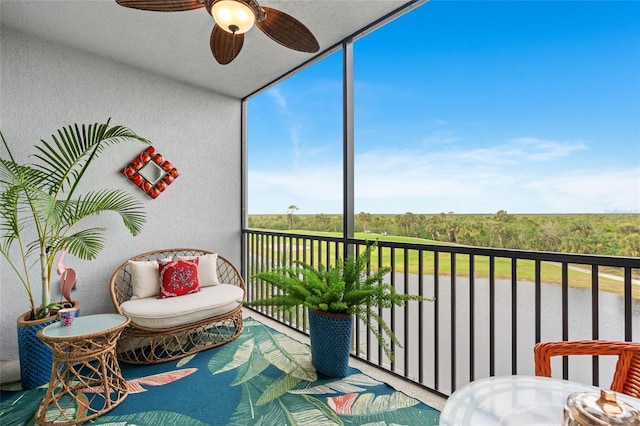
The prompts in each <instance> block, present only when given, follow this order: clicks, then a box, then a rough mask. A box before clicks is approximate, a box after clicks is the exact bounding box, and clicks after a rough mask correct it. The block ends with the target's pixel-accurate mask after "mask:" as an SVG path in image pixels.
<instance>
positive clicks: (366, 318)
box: [245, 244, 433, 361]
mask: <svg viewBox="0 0 640 426" xmlns="http://www.w3.org/2000/svg"><path fill="white" fill-rule="evenodd" d="M375 245H376V244H367V246H366V248H365V250H364V252H363V253H362V254H361V255H360V256H353V255H351V256H347V258H346V259H345V260H340V261H338V262H337V264H336V266H335V267H324V266H323V265H322V264H320V265H319V266H317V267H315V266H312V265H309V264H307V263H304V262H300V261H295V262H294V264H295V265H296V266H295V267H284V268H275V269H273V270H270V271H265V272H259V273H257V274H254V275H253V276H252V278H256V279H260V280H262V281H264V282H266V283H268V284H271V285H272V286H273V287H274V288H276V289H278V290H280V291H279V292H277V294H274V295H273V296H270V297H266V298H263V299H258V300H254V301H251V302H245V305H247V306H273V307H274V308H276V309H279V310H286V311H290V312H291V311H292V310H293V308H295V307H296V306H299V305H302V306H305V307H307V308H308V309H311V310H314V311H324V312H331V313H338V314H344V315H349V316H351V315H355V316H356V317H357V318H359V319H360V320H361V321H362V322H363V323H364V324H366V326H367V328H368V329H369V330H370V331H371V332H372V333H373V334H374V335H375V336H376V338H377V340H378V343H379V344H380V345H381V346H382V348H383V349H384V351H385V354H386V355H387V357H388V358H389V359H390V360H391V361H393V359H394V355H393V352H392V350H391V343H390V342H393V343H394V344H395V345H397V346H399V347H402V344H401V343H400V342H399V341H398V339H397V337H396V335H395V334H394V332H393V330H392V329H391V328H390V327H389V326H388V325H387V323H386V321H385V320H384V318H383V317H382V316H381V315H379V314H378V312H377V308H390V307H392V306H393V305H396V306H404V304H405V302H407V301H409V300H415V301H423V300H425V298H424V297H422V296H418V295H410V294H402V293H398V292H396V289H395V288H394V287H393V286H392V285H390V284H385V283H384V282H383V279H384V276H385V275H386V274H387V273H388V272H390V270H391V269H390V268H387V267H384V268H379V269H378V270H377V271H375V272H373V271H371V270H370V269H369V265H370V262H371V252H372V250H373V248H374V247H375ZM427 300H433V299H427ZM376 325H377V326H376ZM380 330H382V332H380ZM384 335H386V336H388V338H389V341H390V342H389V341H387V340H386V339H385V337H384Z"/></svg>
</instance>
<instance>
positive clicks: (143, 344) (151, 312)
mask: <svg viewBox="0 0 640 426" xmlns="http://www.w3.org/2000/svg"><path fill="white" fill-rule="evenodd" d="M207 255H209V256H207ZM200 256H205V257H206V258H207V259H210V260H211V262H213V265H215V266H213V268H214V272H215V273H217V280H218V282H216V285H211V286H207V287H202V288H201V291H200V292H198V293H193V294H186V295H183V296H178V297H171V298H167V299H158V297H157V296H156V295H151V296H149V295H146V296H149V297H136V295H134V293H135V292H136V287H135V285H136V280H137V279H138V278H136V276H139V275H140V274H139V273H138V272H136V271H137V269H135V268H139V266H140V265H143V266H145V267H146V266H147V264H153V263H154V261H155V262H157V261H159V260H162V259H174V258H183V257H200ZM200 259H202V257H200ZM203 263H204V262H202V260H201V261H200V264H203ZM156 271H157V264H156ZM198 271H199V272H198V273H199V274H200V270H198ZM110 289H111V299H112V302H113V306H114V308H115V310H116V312H117V313H119V314H122V315H126V316H127V317H129V318H131V322H130V323H129V325H128V326H127V327H126V328H125V330H124V331H123V332H122V335H121V337H120V339H119V340H118V344H117V349H116V350H117V353H118V359H119V360H120V361H123V362H126V363H130V364H153V363H158V362H166V361H171V360H174V359H178V358H182V357H185V356H187V355H191V354H194V353H196V352H200V351H203V350H205V349H209V348H212V347H215V346H219V345H222V344H224V343H227V342H230V341H232V340H233V339H235V338H236V337H238V336H239V335H240V333H241V332H242V329H243V322H242V302H243V300H244V298H245V295H246V290H245V284H244V280H243V279H242V277H241V275H240V273H239V272H238V270H237V269H236V268H235V266H233V265H232V264H231V263H230V262H229V261H228V260H227V259H225V258H224V257H223V256H220V255H219V254H215V253H213V252H210V251H206V250H200V249H192V248H175V249H163V250H155V251H150V252H147V253H143V254H139V255H137V256H135V257H133V258H131V259H129V260H127V261H126V262H124V263H123V264H122V265H120V266H119V267H118V269H117V270H116V271H115V273H114V274H113V277H112V278H111V284H110ZM138 291H139V290H138Z"/></svg>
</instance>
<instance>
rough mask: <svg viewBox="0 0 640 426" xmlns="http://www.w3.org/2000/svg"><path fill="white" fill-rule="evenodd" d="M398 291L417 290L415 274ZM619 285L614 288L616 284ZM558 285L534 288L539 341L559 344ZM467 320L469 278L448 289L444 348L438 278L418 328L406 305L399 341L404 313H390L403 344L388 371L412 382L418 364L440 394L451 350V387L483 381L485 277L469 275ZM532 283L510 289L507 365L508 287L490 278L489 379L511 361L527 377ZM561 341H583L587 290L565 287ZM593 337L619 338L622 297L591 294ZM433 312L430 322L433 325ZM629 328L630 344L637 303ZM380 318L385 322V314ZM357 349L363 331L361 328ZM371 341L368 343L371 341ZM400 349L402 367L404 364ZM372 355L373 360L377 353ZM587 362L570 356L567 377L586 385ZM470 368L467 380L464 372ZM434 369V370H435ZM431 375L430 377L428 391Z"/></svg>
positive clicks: (428, 283) (639, 316) (443, 303)
mask: <svg viewBox="0 0 640 426" xmlns="http://www.w3.org/2000/svg"><path fill="white" fill-rule="evenodd" d="M395 285H396V288H397V289H398V291H403V292H409V293H412V294H417V293H418V277H417V276H416V275H410V276H409V282H408V283H407V285H406V286H405V284H404V276H403V275H401V274H398V275H396V284H395ZM423 286H424V291H423V294H424V295H425V296H430V295H433V276H424V277H423ZM621 286H622V283H621ZM561 290H562V289H561V286H559V285H554V284H543V285H542V287H541V307H542V308H541V340H542V341H552V340H562V295H561ZM474 292H475V294H474V304H473V306H474V316H473V319H472V318H471V316H470V289H469V280H468V278H465V277H457V278H456V292H455V324H453V327H454V330H455V349H454V350H452V344H451V342H452V332H451V330H452V321H451V306H452V305H451V282H450V279H449V277H440V281H439V295H438V298H437V300H436V301H435V302H424V303H423V304H422V309H423V323H422V327H420V324H419V322H420V321H419V304H418V303H416V302H409V306H408V308H407V312H406V319H407V320H408V323H409V324H410V326H409V327H408V330H407V335H406V336H405V327H404V324H405V322H406V320H405V311H404V310H403V309H401V308H396V309H395V320H394V322H395V330H396V335H397V336H398V337H399V338H400V341H401V342H404V346H405V347H404V349H401V348H396V350H395V353H396V361H395V368H396V371H397V372H399V373H401V374H402V373H403V372H404V371H405V364H406V367H407V368H408V376H409V377H410V378H412V379H414V380H416V381H417V378H418V367H419V364H422V367H423V377H424V380H423V384H425V385H426V386H429V387H432V388H438V389H439V390H440V391H441V392H443V393H446V394H448V393H450V392H451V390H452V386H451V383H452V380H451V377H452V374H451V371H452V359H453V357H452V356H451V355H452V353H453V352H454V351H455V360H456V362H455V382H456V386H455V388H459V387H460V386H462V385H464V384H466V383H468V382H469V381H471V380H473V379H478V378H481V377H486V376H488V375H489V368H490V348H489V337H490V327H489V324H490V310H489V306H490V305H489V280H488V279H478V278H476V280H475V283H474ZM534 292H535V288H534V283H532V282H526V281H522V282H519V283H518V285H517V303H516V308H517V323H516V327H517V337H516V342H517V357H516V359H515V360H512V356H511V352H512V351H511V346H512V329H511V322H512V321H511V320H512V289H511V281H510V280H496V283H495V305H494V306H495V351H494V356H495V375H510V374H512V363H513V362H515V364H516V372H517V374H527V375H533V374H534V363H533V346H534V344H535V299H534V294H535V293H534ZM568 293H569V297H568V300H569V339H570V340H580V339H591V336H592V331H591V324H592V320H591V318H592V312H591V291H590V290H587V289H579V288H569V292H568ZM598 306H599V320H598V325H599V337H600V339H605V340H624V300H623V297H622V296H619V295H616V294H612V293H607V292H600V293H599V303H598ZM436 310H437V321H436ZM632 312H633V319H632V330H633V340H634V341H638V340H640V339H639V337H640V301H633V305H632ZM385 319H386V320H387V322H389V323H390V320H391V314H390V313H389V314H386V315H385ZM472 324H473V329H474V334H473V336H474V342H473V348H474V355H473V356H474V361H473V364H471V362H472V361H471V351H470V348H471V336H470V330H471V328H472ZM420 329H421V332H422V339H423V344H422V347H419V332H420ZM360 333H361V339H362V342H361V344H360V346H361V347H362V345H363V344H364V341H365V337H364V336H365V333H364V331H362V330H361V332H360ZM436 336H437V338H438V345H437V346H438V350H437V353H436V349H435V348H436V341H435V340H436ZM372 342H373V344H375V338H374V339H373V340H372ZM405 351H406V356H407V357H408V363H407V362H405ZM374 352H375V354H373V357H374V358H376V359H377V350H376V351H374ZM600 358H601V361H600V385H601V386H608V385H609V384H610V382H611V377H612V375H613V370H614V368H615V358H614V357H600ZM591 359H592V358H591V357H588V356H581V357H572V358H570V363H569V378H570V379H572V380H576V381H581V382H584V383H588V384H591V379H592V361H591ZM472 365H473V370H474V371H473V377H472V376H471V368H472ZM436 372H437V373H436ZM552 372H553V374H554V376H558V377H561V376H562V364H561V358H558V359H555V360H554V361H553V363H552ZM436 374H437V376H438V380H437V386H436Z"/></svg>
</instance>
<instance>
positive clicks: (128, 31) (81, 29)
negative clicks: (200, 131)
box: [0, 0, 408, 98]
mask: <svg viewBox="0 0 640 426" xmlns="http://www.w3.org/2000/svg"><path fill="white" fill-rule="evenodd" d="M407 2H408V0H262V1H261V2H260V3H261V5H263V6H269V7H272V8H276V9H279V10H281V11H283V12H286V13H288V14H289V15H292V16H294V17H295V18H297V19H298V20H300V21H301V22H302V23H304V24H305V25H306V26H307V27H308V28H309V29H310V30H311V31H312V32H313V33H314V35H315V36H316V38H317V39H318V42H319V43H320V51H321V52H322V51H323V50H325V49H327V48H329V47H330V46H332V45H334V44H335V43H338V42H339V41H341V40H342V39H344V38H345V37H347V36H349V35H352V34H353V33H355V32H357V31H358V30H360V29H361V28H364V27H366V26H367V25H369V24H370V23H372V22H374V21H376V20H378V19H379V18H381V17H383V16H385V15H386V14H388V13H389V12H392V11H393V10H395V9H397V8H398V7H400V6H402V5H403V4H405V3H407ZM0 19H1V23H2V26H3V27H4V26H8V27H11V28H14V29H17V30H19V31H22V32H25V33H29V34H35V35H38V36H42V37H45V38H47V39H49V40H52V41H55V42H57V43H61V44H65V45H69V46H72V47H75V48H78V49H81V50H85V51H90V52H93V53H95V54H97V55H100V56H103V57H106V58H110V59H111V60H115V61H118V62H122V63H125V64H129V65H132V66H135V67H138V68H141V69H144V70H148V71H152V72H155V73H159V74H163V75H167V76H169V77H172V78H174V79H177V80H180V81H184V82H187V83H190V84H193V85H196V86H199V87H204V88H208V89H211V90H214V91H216V92H220V93H223V94H227V95H230V96H233V97H238V98H242V97H244V96H247V95H248V94H251V93H253V92H254V91H256V90H258V89H259V88H261V87H263V86H264V85H266V84H268V83H270V82H271V81H273V80H274V79H276V78H278V77H280V76H281V75H283V74H285V73H286V72H287V71H289V70H291V69H293V68H295V67H297V66H298V65H300V64H302V63H304V62H305V61H307V60H309V59H310V58H312V57H313V55H310V54H308V53H300V52H296V51H293V50H290V49H287V48H285V47H283V46H280V45H279V44H277V43H275V42H274V41H272V40H271V39H269V38H268V37H267V36H266V35H264V34H263V33H262V32H261V31H260V30H259V29H257V28H253V29H251V30H250V31H249V32H248V33H247V34H245V41H244V47H243V49H242V51H241V52H240V54H239V55H238V57H237V58H236V59H235V60H234V61H233V62H231V63H230V64H228V65H219V64H218V63H217V62H216V61H215V59H214V58H213V56H212V55H211V51H210V48H209V37H210V34H211V29H212V28H213V20H212V18H211V16H210V15H209V14H208V13H207V12H206V10H205V9H198V10H192V11H185V12H149V11H141V10H135V9H129V8H124V7H122V6H119V5H118V4H116V2H115V0H82V1H80V0H65V1H58V0H2V1H1V2H0Z"/></svg>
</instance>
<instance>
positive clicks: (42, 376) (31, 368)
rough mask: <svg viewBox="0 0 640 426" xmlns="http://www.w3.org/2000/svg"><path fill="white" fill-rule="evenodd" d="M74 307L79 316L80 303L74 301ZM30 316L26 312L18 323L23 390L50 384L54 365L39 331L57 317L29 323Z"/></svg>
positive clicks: (19, 318) (52, 316) (49, 350)
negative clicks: (39, 337)
mask: <svg viewBox="0 0 640 426" xmlns="http://www.w3.org/2000/svg"><path fill="white" fill-rule="evenodd" d="M73 307H74V308H76V309H77V311H76V316H77V315H78V314H79V313H80V302H78V301H77V300H74V301H73ZM30 316H31V311H28V312H25V313H24V314H22V315H20V316H19V317H18V321H17V325H18V356H19V358H20V382H21V383H22V388H23V389H33V388H37V387H38V386H41V385H43V384H45V383H47V382H49V378H50V377H51V364H52V363H53V354H52V353H51V349H49V347H48V346H47V345H45V344H44V343H42V341H41V340H40V339H38V331H39V330H40V329H41V328H44V327H46V326H47V325H49V324H51V323H53V322H55V321H57V316H56V315H55V314H53V315H51V316H49V317H47V318H42V319H39V320H32V321H29V317H30Z"/></svg>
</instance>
